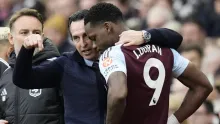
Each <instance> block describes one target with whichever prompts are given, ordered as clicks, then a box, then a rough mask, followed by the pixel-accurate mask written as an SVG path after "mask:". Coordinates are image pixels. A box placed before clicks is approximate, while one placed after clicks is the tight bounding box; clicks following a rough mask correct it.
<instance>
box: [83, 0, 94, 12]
mask: <svg viewBox="0 0 220 124" xmlns="http://www.w3.org/2000/svg"><path fill="white" fill-rule="evenodd" d="M96 3H98V0H80V1H79V7H80V9H81V10H83V9H89V8H90V7H92V6H93V5H95V4H96Z"/></svg>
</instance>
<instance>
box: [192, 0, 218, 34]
mask: <svg viewBox="0 0 220 124" xmlns="http://www.w3.org/2000/svg"><path fill="white" fill-rule="evenodd" d="M195 10H197V13H195V14H194V16H195V17H196V18H198V19H199V20H200V21H201V23H202V25H203V26H204V28H205V30H206V32H207V35H208V36H211V37H219V36H220V28H219V27H220V23H219V22H220V1H219V0H206V1H205V2H203V4H201V5H200V7H199V8H198V9H195Z"/></svg>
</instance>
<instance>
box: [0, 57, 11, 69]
mask: <svg viewBox="0 0 220 124" xmlns="http://www.w3.org/2000/svg"><path fill="white" fill-rule="evenodd" d="M0 62H2V63H4V64H5V65H6V66H7V67H10V66H9V64H8V62H6V61H5V60H4V59H2V58H0Z"/></svg>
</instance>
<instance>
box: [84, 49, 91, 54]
mask: <svg viewBox="0 0 220 124" xmlns="http://www.w3.org/2000/svg"><path fill="white" fill-rule="evenodd" d="M82 53H83V54H90V53H91V49H89V50H83V51H82Z"/></svg>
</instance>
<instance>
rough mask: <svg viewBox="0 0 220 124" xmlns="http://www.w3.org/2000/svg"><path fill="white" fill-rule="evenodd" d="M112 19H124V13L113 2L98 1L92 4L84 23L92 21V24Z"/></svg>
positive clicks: (114, 20) (113, 20)
mask: <svg viewBox="0 0 220 124" xmlns="http://www.w3.org/2000/svg"><path fill="white" fill-rule="evenodd" d="M106 21H111V22H114V23H116V22H117V21H123V15H122V12H121V11H120V9H119V8H117V7H116V6H115V5H113V4H111V3H104V2H101V3H98V4H96V5H94V6H92V7H91V8H90V10H89V13H88V14H87V15H86V17H85V20H84V24H85V25H86V24H87V23H89V22H90V23H91V24H92V25H95V24H99V23H103V22H106Z"/></svg>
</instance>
